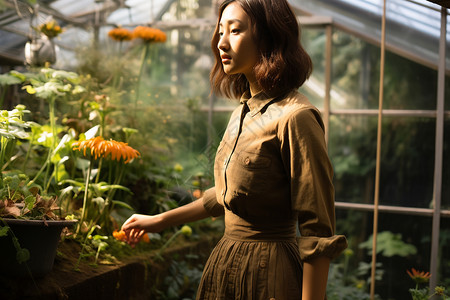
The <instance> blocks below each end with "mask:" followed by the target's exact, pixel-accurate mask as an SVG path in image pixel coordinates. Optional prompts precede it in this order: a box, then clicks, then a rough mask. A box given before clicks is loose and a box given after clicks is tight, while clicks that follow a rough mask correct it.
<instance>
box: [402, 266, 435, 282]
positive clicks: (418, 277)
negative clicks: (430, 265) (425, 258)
mask: <svg viewBox="0 0 450 300" xmlns="http://www.w3.org/2000/svg"><path fill="white" fill-rule="evenodd" d="M406 273H408V275H409V277H411V279H412V280H414V282H415V283H417V284H419V283H427V282H428V280H429V279H430V277H431V274H430V272H425V271H417V270H416V269H414V268H412V269H411V272H410V271H409V270H406Z"/></svg>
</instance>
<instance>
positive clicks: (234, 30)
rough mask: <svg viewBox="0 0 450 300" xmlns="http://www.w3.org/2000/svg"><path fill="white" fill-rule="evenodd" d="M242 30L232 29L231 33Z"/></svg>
mask: <svg viewBox="0 0 450 300" xmlns="http://www.w3.org/2000/svg"><path fill="white" fill-rule="evenodd" d="M239 32H240V30H239V29H231V33H239Z"/></svg>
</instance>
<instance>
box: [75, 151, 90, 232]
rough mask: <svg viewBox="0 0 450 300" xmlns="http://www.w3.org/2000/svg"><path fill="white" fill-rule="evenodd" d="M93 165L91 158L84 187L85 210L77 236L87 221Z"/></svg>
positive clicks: (82, 211)
mask: <svg viewBox="0 0 450 300" xmlns="http://www.w3.org/2000/svg"><path fill="white" fill-rule="evenodd" d="M93 163H94V157H93V156H91V160H90V162H89V168H88V172H87V174H86V183H85V185H84V197H83V208H82V210H81V219H80V222H79V223H78V227H77V231H76V234H78V233H79V232H80V229H81V226H83V222H84V219H85V217H86V214H87V212H86V211H87V205H88V193H89V180H90V177H91V170H92V164H93Z"/></svg>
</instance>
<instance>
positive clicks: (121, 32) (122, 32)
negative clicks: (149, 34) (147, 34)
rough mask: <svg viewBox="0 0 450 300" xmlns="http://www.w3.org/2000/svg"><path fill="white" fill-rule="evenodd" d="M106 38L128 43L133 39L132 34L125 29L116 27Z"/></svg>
mask: <svg viewBox="0 0 450 300" xmlns="http://www.w3.org/2000/svg"><path fill="white" fill-rule="evenodd" d="M108 36H109V37H110V38H112V39H113V40H115V41H119V42H121V41H129V40H131V39H132V38H133V32H131V31H130V30H128V29H126V28H122V27H117V28H113V29H111V30H110V31H109V32H108Z"/></svg>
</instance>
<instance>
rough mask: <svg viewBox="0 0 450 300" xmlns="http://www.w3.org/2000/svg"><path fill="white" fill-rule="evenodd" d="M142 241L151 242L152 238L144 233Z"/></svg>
mask: <svg viewBox="0 0 450 300" xmlns="http://www.w3.org/2000/svg"><path fill="white" fill-rule="evenodd" d="M141 242H144V243H147V244H148V243H150V238H149V237H148V234H146V233H144V235H143V236H142V237H141Z"/></svg>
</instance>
